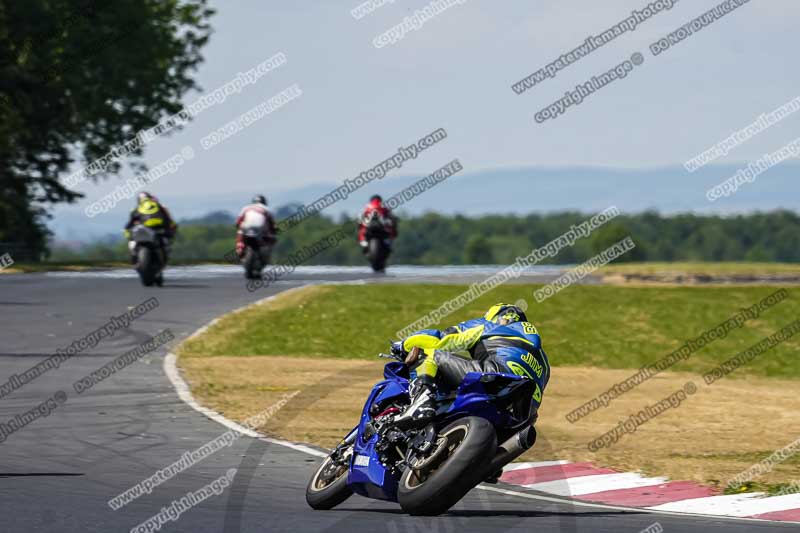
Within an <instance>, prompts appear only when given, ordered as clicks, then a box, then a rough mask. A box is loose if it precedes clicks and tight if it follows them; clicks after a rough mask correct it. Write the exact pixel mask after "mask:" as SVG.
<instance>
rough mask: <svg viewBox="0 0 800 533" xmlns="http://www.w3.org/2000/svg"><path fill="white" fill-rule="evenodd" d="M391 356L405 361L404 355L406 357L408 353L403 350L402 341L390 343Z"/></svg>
mask: <svg viewBox="0 0 800 533" xmlns="http://www.w3.org/2000/svg"><path fill="white" fill-rule="evenodd" d="M392 355H394V356H395V357H399V358H401V359H405V357H406V355H408V352H407V351H406V349H405V348H403V341H394V342H393V343H392Z"/></svg>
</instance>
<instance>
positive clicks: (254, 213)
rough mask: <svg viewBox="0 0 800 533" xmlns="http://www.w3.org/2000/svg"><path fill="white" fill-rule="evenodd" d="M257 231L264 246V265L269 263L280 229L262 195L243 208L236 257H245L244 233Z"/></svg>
mask: <svg viewBox="0 0 800 533" xmlns="http://www.w3.org/2000/svg"><path fill="white" fill-rule="evenodd" d="M248 229H256V230H258V231H259V232H260V234H261V236H262V241H263V244H264V245H263V246H262V247H261V250H260V253H261V258H262V261H263V262H264V263H269V256H270V254H271V252H272V246H273V245H274V244H275V242H276V241H277V238H276V235H277V234H278V227H277V226H276V224H275V218H274V217H273V216H272V213H270V212H269V210H268V209H267V199H266V198H265V197H264V195H262V194H257V195H255V196H254V197H253V200H252V202H251V203H250V204H249V205H246V206H244V207H243V208H242V210H241V212H240V213H239V216H238V217H237V219H236V230H237V231H236V255H238V256H239V258H240V259H241V258H242V257H243V256H244V251H245V243H244V232H245V230H248Z"/></svg>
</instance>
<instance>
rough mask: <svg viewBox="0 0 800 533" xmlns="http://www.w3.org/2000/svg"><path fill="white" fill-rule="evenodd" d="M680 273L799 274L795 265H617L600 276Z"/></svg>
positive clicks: (799, 270)
mask: <svg viewBox="0 0 800 533" xmlns="http://www.w3.org/2000/svg"><path fill="white" fill-rule="evenodd" d="M664 272H669V273H682V274H698V275H730V276H733V275H745V276H746V275H770V274H800V264H795V263H686V262H681V263H618V264H612V265H607V266H604V267H603V268H602V269H601V270H600V273H601V274H658V273H664Z"/></svg>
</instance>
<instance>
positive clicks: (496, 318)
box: [483, 303, 528, 324]
mask: <svg viewBox="0 0 800 533" xmlns="http://www.w3.org/2000/svg"><path fill="white" fill-rule="evenodd" d="M483 318H485V319H486V320H488V321H489V322H494V323H496V324H497V323H499V322H500V319H501V318H504V319H506V320H507V321H508V323H509V324H513V323H514V322H527V321H528V317H527V316H525V311H523V310H522V309H520V308H519V307H517V306H516V305H512V304H502V303H500V304H495V305H493V306H492V307H490V308H489V310H488V311H487V312H486V314H485V315H483Z"/></svg>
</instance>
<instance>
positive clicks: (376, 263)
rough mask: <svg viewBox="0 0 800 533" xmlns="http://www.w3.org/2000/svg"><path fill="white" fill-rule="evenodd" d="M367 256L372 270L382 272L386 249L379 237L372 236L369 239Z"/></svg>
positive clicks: (384, 267) (384, 266)
mask: <svg viewBox="0 0 800 533" xmlns="http://www.w3.org/2000/svg"><path fill="white" fill-rule="evenodd" d="M367 258H368V259H369V264H370V265H371V266H372V270H374V271H375V272H382V271H383V270H384V269H386V250H385V249H384V246H383V242H382V241H381V240H380V239H378V238H373V239H370V240H369V245H368V246H367Z"/></svg>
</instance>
